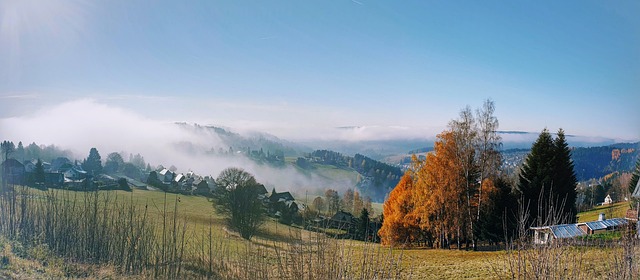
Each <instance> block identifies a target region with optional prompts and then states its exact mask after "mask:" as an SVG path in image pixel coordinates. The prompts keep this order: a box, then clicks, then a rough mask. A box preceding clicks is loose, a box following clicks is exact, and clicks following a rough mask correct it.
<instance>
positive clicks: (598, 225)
mask: <svg viewBox="0 0 640 280" xmlns="http://www.w3.org/2000/svg"><path fill="white" fill-rule="evenodd" d="M627 223H628V221H627V220H626V219H622V218H613V219H607V220H604V221H593V222H586V223H578V225H586V226H587V227H589V229H591V230H602V229H608V228H612V227H617V226H621V225H626V224H627Z"/></svg>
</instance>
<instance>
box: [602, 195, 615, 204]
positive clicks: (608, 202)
mask: <svg viewBox="0 0 640 280" xmlns="http://www.w3.org/2000/svg"><path fill="white" fill-rule="evenodd" d="M611 203H613V200H612V199H611V196H610V195H607V197H605V198H604V202H602V205H609V204H611Z"/></svg>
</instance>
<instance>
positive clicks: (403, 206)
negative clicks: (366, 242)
mask: <svg viewBox="0 0 640 280" xmlns="http://www.w3.org/2000/svg"><path fill="white" fill-rule="evenodd" d="M413 192H414V190H413V178H412V176H411V174H410V172H406V173H405V174H404V176H402V178H401V179H400V182H398V185H397V186H396V187H395V188H394V189H393V190H392V191H391V193H389V198H388V199H387V201H385V202H384V209H383V213H384V220H383V223H382V227H381V228H380V231H379V232H378V235H379V236H380V239H381V242H382V244H383V245H393V246H395V245H400V244H411V243H413V242H414V241H415V240H416V239H417V234H418V233H419V230H420V228H419V227H418V224H417V221H416V220H415V218H414V217H413V210H414V204H413V198H412V196H413Z"/></svg>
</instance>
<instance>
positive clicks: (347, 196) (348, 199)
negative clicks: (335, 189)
mask: <svg viewBox="0 0 640 280" xmlns="http://www.w3.org/2000/svg"><path fill="white" fill-rule="evenodd" d="M353 197H354V194H353V190H352V189H347V190H346V191H345V192H344V195H343V196H342V210H344V211H346V212H353Z"/></svg>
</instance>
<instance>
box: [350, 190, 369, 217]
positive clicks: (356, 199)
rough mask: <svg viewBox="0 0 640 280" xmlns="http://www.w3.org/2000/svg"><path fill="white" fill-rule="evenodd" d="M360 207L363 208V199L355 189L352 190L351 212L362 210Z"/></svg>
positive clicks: (356, 212)
mask: <svg viewBox="0 0 640 280" xmlns="http://www.w3.org/2000/svg"><path fill="white" fill-rule="evenodd" d="M362 209H365V208H364V201H363V200H362V197H361V196H360V192H358V191H357V190H356V191H354V192H353V214H354V215H355V214H358V213H360V212H362ZM367 211H369V209H367ZM368 213H369V214H371V212H368Z"/></svg>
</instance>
